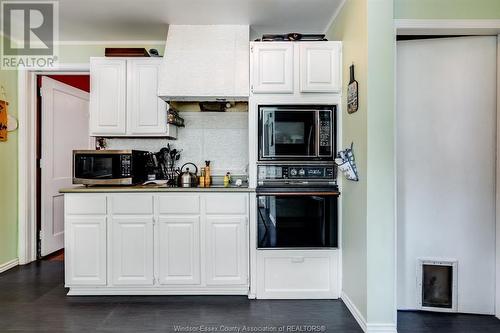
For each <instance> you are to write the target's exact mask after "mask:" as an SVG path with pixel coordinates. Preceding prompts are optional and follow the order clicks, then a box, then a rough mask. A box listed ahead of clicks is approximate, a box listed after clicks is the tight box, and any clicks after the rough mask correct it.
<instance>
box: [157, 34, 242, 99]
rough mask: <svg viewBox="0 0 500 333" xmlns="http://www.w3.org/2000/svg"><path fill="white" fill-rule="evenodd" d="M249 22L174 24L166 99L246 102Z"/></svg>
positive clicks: (162, 84) (165, 69) (162, 81)
mask: <svg viewBox="0 0 500 333" xmlns="http://www.w3.org/2000/svg"><path fill="white" fill-rule="evenodd" d="M249 34H250V29H249V26H248V25H170V26H169V29H168V36H167V43H166V45H165V53H164V58H163V63H162V67H161V73H160V74H161V75H160V78H159V88H158V96H160V97H161V98H163V99H164V100H166V101H217V100H228V101H245V100H248V93H249V92H248V90H249V71H250V69H249V38H250V35H249Z"/></svg>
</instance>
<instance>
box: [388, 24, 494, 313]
mask: <svg viewBox="0 0 500 333" xmlns="http://www.w3.org/2000/svg"><path fill="white" fill-rule="evenodd" d="M394 29H395V32H396V35H398V34H399V35H435V36H439V35H442V36H444V35H470V36H477V35H483V36H485V35H488V36H495V35H496V36H497V42H498V53H497V58H498V59H499V61H498V62H497V72H498V74H497V163H496V170H497V171H496V241H495V243H496V253H495V255H496V259H495V262H496V277H495V280H496V283H495V289H496V292H495V316H496V317H497V318H499V319H500V20H426V19H415V20H414V19H396V20H394ZM394 49H395V51H394V52H395V55H396V56H395V58H394V73H395V77H396V73H397V48H396V47H395V48H394ZM394 83H395V84H394V90H396V87H397V84H396V81H394ZM394 96H395V98H396V96H397V94H396V93H395V94H394ZM395 102H396V101H395ZM394 109H395V110H396V117H397V108H396V104H395V105H394ZM395 130H396V129H395ZM396 144H397V142H396ZM396 172H397V170H396ZM396 182H397V177H396ZM396 186H397V184H396ZM396 197H397V192H396ZM396 209H397V205H396ZM396 216H398V215H397V214H396ZM396 225H397V221H396ZM396 245H397V244H396ZM396 249H397V247H396ZM396 271H397V266H396ZM396 290H397V280H396ZM396 302H397V300H396ZM396 305H397V303H396Z"/></svg>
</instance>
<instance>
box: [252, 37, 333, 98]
mask: <svg viewBox="0 0 500 333" xmlns="http://www.w3.org/2000/svg"><path fill="white" fill-rule="evenodd" d="M250 49H251V66H250V67H251V73H252V75H251V82H250V86H251V92H252V94H255V95H258V94H290V95H293V96H295V97H306V95H307V96H308V97H310V96H312V94H314V93H318V94H327V93H329V94H338V93H341V90H342V81H341V77H342V76H341V72H342V70H341V69H342V68H341V63H342V61H341V59H342V52H341V51H342V43H341V42H328V41H322V42H252V43H251V48H250Z"/></svg>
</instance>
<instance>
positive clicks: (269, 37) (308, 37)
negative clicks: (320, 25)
mask: <svg viewBox="0 0 500 333" xmlns="http://www.w3.org/2000/svg"><path fill="white" fill-rule="evenodd" d="M327 40H328V39H326V38H325V35H324V34H301V33H298V32H292V33H288V34H264V35H262V38H261V39H256V40H255V41H256V42H260V41H262V42H281V41H291V42H294V41H315V42H317V41H327Z"/></svg>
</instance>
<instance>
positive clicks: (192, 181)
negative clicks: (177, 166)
mask: <svg viewBox="0 0 500 333" xmlns="http://www.w3.org/2000/svg"><path fill="white" fill-rule="evenodd" d="M187 165H192V166H194V170H195V171H194V172H190V171H189V168H188V167H186V166H187ZM184 167H186V169H185V170H184ZM197 174H198V167H197V166H196V165H195V164H194V163H191V162H188V163H185V164H184V165H183V166H182V167H181V170H180V173H179V178H178V179H179V180H178V183H179V184H178V185H179V187H196V186H198V176H197Z"/></svg>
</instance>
